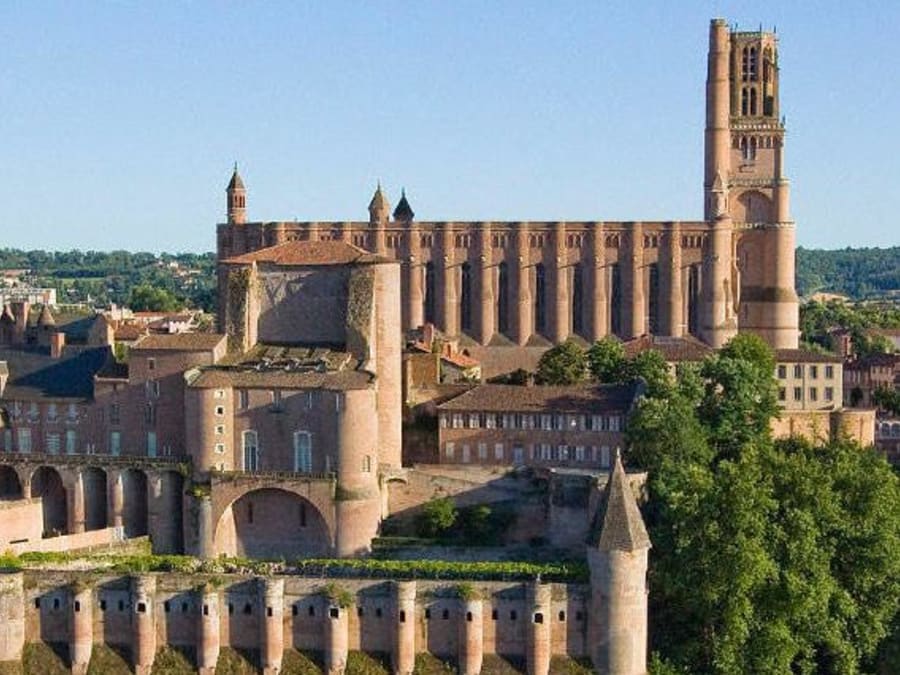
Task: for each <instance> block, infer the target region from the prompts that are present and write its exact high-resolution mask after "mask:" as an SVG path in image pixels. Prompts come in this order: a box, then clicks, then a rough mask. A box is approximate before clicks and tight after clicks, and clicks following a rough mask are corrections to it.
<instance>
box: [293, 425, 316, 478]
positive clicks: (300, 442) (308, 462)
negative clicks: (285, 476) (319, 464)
mask: <svg viewBox="0 0 900 675" xmlns="http://www.w3.org/2000/svg"><path fill="white" fill-rule="evenodd" d="M294 471H296V472H297V473H310V472H312V435H311V434H310V433H309V432H308V431H295V432H294Z"/></svg>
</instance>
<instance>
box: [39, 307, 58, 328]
mask: <svg viewBox="0 0 900 675" xmlns="http://www.w3.org/2000/svg"><path fill="white" fill-rule="evenodd" d="M37 325H38V326H55V325H56V319H54V318H53V314H52V313H51V312H50V306H49V305H44V306H43V307H42V308H41V313H40V315H39V316H38V320H37Z"/></svg>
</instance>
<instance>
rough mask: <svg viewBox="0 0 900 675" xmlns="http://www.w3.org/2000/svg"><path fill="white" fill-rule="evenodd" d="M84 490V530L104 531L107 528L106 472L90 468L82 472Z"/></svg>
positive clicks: (93, 467)
mask: <svg viewBox="0 0 900 675" xmlns="http://www.w3.org/2000/svg"><path fill="white" fill-rule="evenodd" d="M81 486H82V489H83V490H84V529H85V530H102V529H103V528H105V527H106V526H107V523H108V517H107V501H108V499H107V495H106V471H104V470H103V469H101V468H100V467H97V466H89V467H87V468H86V469H84V470H83V471H82V472H81Z"/></svg>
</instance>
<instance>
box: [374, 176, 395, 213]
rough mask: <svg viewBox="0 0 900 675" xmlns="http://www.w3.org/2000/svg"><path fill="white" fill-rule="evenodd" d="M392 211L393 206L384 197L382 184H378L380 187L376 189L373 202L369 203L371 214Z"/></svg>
mask: <svg viewBox="0 0 900 675" xmlns="http://www.w3.org/2000/svg"><path fill="white" fill-rule="evenodd" d="M390 210H391V205H390V204H389V203H388V200H387V197H385V196H384V192H383V191H382V190H381V183H379V184H378V187H377V188H375V194H374V195H372V201H370V202H369V213H375V212H376V211H377V212H381V213H386V212H388V211H390Z"/></svg>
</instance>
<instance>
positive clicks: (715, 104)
mask: <svg viewBox="0 0 900 675" xmlns="http://www.w3.org/2000/svg"><path fill="white" fill-rule="evenodd" d="M708 58H709V62H708V66H707V78H706V132H705V139H704V141H705V162H704V176H703V187H704V192H705V197H706V199H705V205H704V213H705V216H704V220H706V221H707V222H709V221H712V220H714V219H715V217H716V210H715V204H714V203H713V199H712V197H711V191H712V189H713V184H714V183H715V180H716V176H718V175H719V174H720V173H721V174H722V176H724V177H727V176H728V175H729V172H730V153H731V130H730V128H729V124H730V114H731V101H730V90H731V87H730V72H729V70H730V66H729V61H730V58H731V35H730V33H729V31H728V26H727V25H726V24H725V22H724V21H723V20H722V19H713V21H712V22H711V23H710V26H709V57H708Z"/></svg>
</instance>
